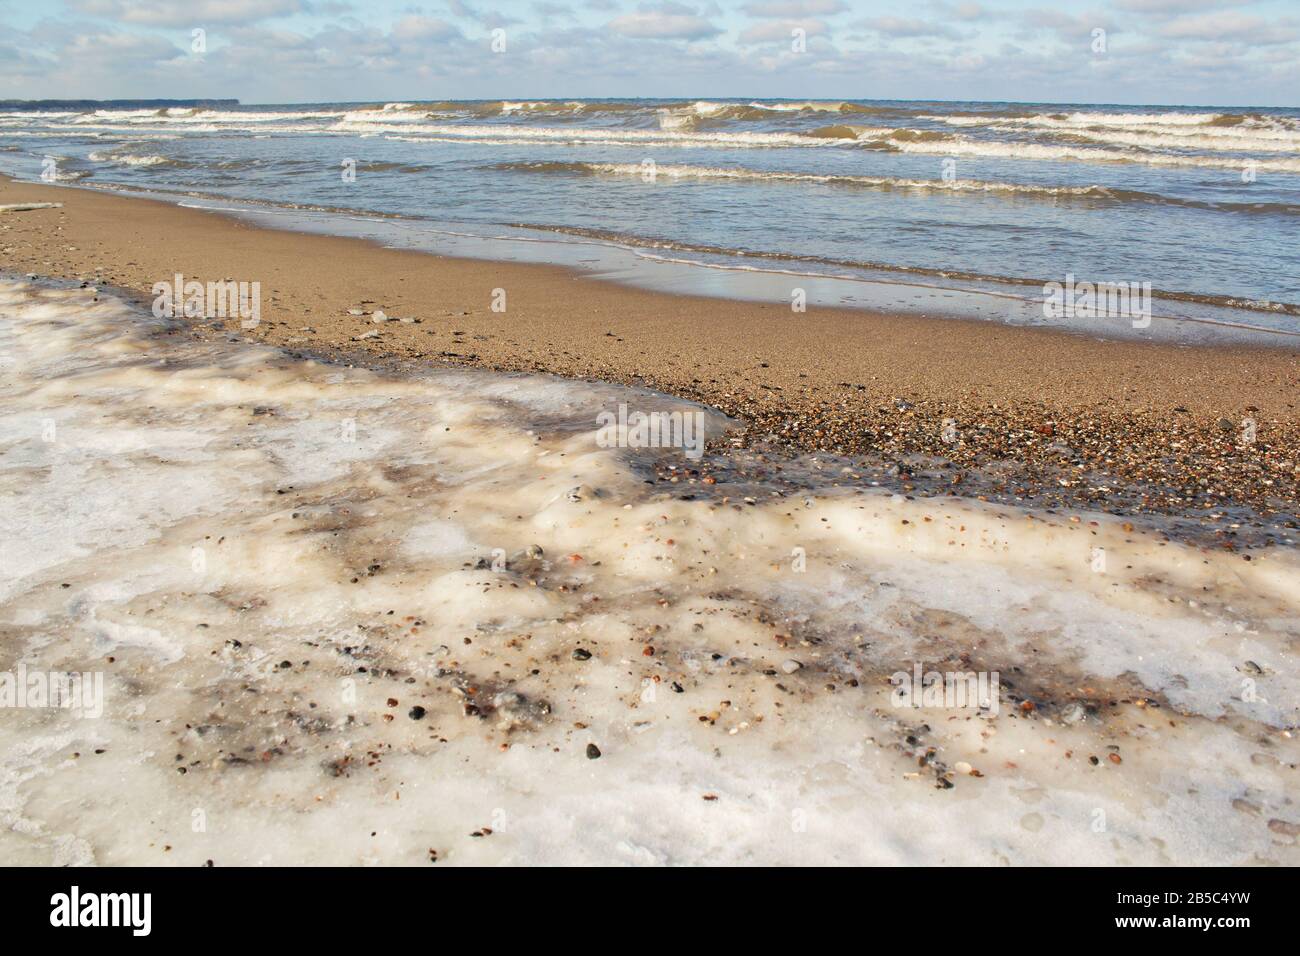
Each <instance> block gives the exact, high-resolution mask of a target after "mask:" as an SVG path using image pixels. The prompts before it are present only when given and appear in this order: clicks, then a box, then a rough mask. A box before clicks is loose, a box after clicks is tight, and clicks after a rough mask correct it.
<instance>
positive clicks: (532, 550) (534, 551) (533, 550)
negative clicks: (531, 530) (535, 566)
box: [524, 544, 545, 560]
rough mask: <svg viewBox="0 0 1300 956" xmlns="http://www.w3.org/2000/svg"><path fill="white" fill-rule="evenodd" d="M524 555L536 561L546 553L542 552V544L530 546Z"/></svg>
mask: <svg viewBox="0 0 1300 956" xmlns="http://www.w3.org/2000/svg"><path fill="white" fill-rule="evenodd" d="M524 554H526V555H528V557H530V558H533V559H534V560H536V559H537V558H540V557H541V556H542V555H543V554H545V552H544V551H543V550H542V546H541V545H540V544H530V545H529V546H528V547H527V549H526V550H525V551H524Z"/></svg>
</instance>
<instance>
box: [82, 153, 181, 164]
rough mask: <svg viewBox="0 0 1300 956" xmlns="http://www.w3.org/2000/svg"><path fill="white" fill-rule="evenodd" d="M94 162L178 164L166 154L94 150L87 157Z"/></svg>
mask: <svg viewBox="0 0 1300 956" xmlns="http://www.w3.org/2000/svg"><path fill="white" fill-rule="evenodd" d="M88 158H89V159H91V160H92V161H93V162H96V163H118V164H119V165H122V166H178V165H180V163H178V162H177V161H176V160H173V159H168V158H167V157H166V156H158V155H154V154H151V155H146V156H137V155H135V154H134V153H113V152H104V151H96V152H93V153H91V154H90V156H89V157H88Z"/></svg>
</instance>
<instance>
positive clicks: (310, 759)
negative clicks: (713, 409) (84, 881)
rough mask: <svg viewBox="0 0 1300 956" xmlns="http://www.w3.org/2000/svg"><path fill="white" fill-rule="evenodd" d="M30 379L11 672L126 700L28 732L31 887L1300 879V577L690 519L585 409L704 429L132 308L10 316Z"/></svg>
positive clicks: (19, 770)
mask: <svg viewBox="0 0 1300 956" xmlns="http://www.w3.org/2000/svg"><path fill="white" fill-rule="evenodd" d="M0 370H2V371H3V374H2V375H0V486H2V487H3V495H0V549H2V554H3V563H2V564H0V673H5V674H10V675H15V674H17V673H18V669H19V668H20V667H21V668H22V669H23V672H24V673H25V674H55V673H66V672H77V673H102V674H103V676H104V700H103V702H102V703H103V713H102V716H99V717H97V718H96V717H91V716H88V715H86V714H83V713H78V712H77V711H76V710H70V709H66V708H53V707H48V706H32V705H31V701H27V704H28V705H27V706H15V705H14V703H15V702H14V701H10V702H9V703H7V704H6V706H4V707H0V858H3V859H5V860H6V861H8V862H11V863H28V864H84V863H99V864H126V863H142V864H175V865H199V864H202V863H204V862H205V861H207V860H212V861H214V862H215V863H216V864H217V865H222V864H235V863H246V864H291V863H306V864H312V863H343V864H354V863H399V864H419V865H429V864H430V863H431V862H432V860H433V859H434V858H435V857H436V859H437V862H438V865H448V864H455V863H627V864H656V863H660V864H676V863H699V862H713V863H723V864H742V863H773V862H789V863H911V864H938V863H954V864H956V863H970V864H1005V863H1076V864H1078V863H1092V864H1103V865H1109V864H1121V863H1150V864H1161V863H1290V864H1294V863H1296V862H1300V854H1298V853H1297V849H1296V837H1295V832H1296V830H1295V828H1296V825H1297V824H1298V823H1300V810H1298V809H1297V807H1296V803H1295V799H1296V794H1297V787H1296V782H1295V780H1296V771H1295V769H1294V768H1295V766H1296V764H1297V761H1298V759H1300V753H1298V748H1297V745H1296V741H1295V739H1294V736H1293V732H1294V728H1295V726H1296V723H1297V704H1296V702H1297V690H1300V670H1298V669H1297V666H1296V664H1297V661H1296V654H1295V647H1296V641H1297V636H1298V635H1300V600H1298V599H1297V594H1300V561H1298V560H1297V557H1296V555H1295V554H1294V553H1288V552H1285V551H1282V550H1276V549H1275V550H1272V551H1266V552H1262V553H1259V554H1258V555H1256V556H1255V559H1254V560H1252V561H1250V562H1245V561H1243V560H1242V559H1241V556H1240V555H1233V554H1228V553H1207V552H1202V551H1200V550H1197V549H1194V548H1190V547H1187V546H1185V545H1182V544H1179V543H1177V542H1175V541H1169V540H1165V538H1164V537H1163V536H1161V535H1159V534H1158V533H1155V532H1152V531H1144V530H1125V529H1124V528H1123V527H1122V526H1121V525H1119V524H1118V523H1116V522H1114V521H1112V520H1110V519H1106V518H1102V517H1099V516H1093V515H1084V516H1082V518H1083V520H1081V521H1078V522H1072V521H1070V520H1069V518H1070V516H1067V515H1062V514H1056V515H1053V514H1047V513H1040V514H1034V513H1027V512H1023V511H1018V510H1016V509H1013V508H1010V507H1004V506H990V505H983V504H981V503H979V502H971V501H961V500H957V499H926V500H911V499H908V498H906V497H903V496H897V495H890V494H887V493H883V492H879V491H870V492H860V491H853V490H844V489H840V490H832V489H826V490H824V491H818V492H817V493H815V494H809V495H808V496H806V500H805V496H800V497H799V498H797V499H796V498H790V497H781V496H775V495H773V496H768V497H766V498H762V497H757V498H755V500H754V503H753V504H748V503H745V502H744V501H743V500H738V499H735V498H730V499H728V500H724V498H723V493H722V492H720V491H717V490H716V489H708V488H706V486H704V485H702V484H696V485H680V484H679V485H673V486H671V487H672V489H673V494H671V495H669V494H666V493H665V492H664V491H663V488H664V487H665V486H663V485H658V486H655V485H651V484H647V483H646V480H645V478H646V473H647V472H646V469H645V467H644V463H645V460H646V456H649V455H651V454H654V455H660V456H663V455H672V454H673V453H674V451H673V450H672V449H660V450H657V451H654V452H649V451H636V450H633V449H625V448H603V447H600V446H599V445H598V443H597V442H596V440H595V431H596V416H597V414H598V413H599V412H600V411H602V410H607V409H610V408H614V407H616V406H617V405H618V404H619V403H628V404H630V405H634V406H636V407H641V408H645V409H649V408H658V409H663V410H671V409H674V408H681V407H682V406H683V404H684V403H674V402H673V401H671V400H668V399H665V398H663V397H662V396H652V395H649V394H648V393H639V392H634V391H632V390H628V389H622V388H615V387H607V386H601V385H594V384H589V383H580V382H565V381H561V380H557V379H552V378H542V377H530V376H507V375H494V374H488V373H481V372H475V371H461V370H431V371H429V372H427V373H423V374H411V375H402V376H399V375H397V374H394V373H379V372H374V371H368V370H364V369H358V368H350V367H342V366H338V365H332V364H328V363H325V362H319V361H311V360H307V359H302V358H296V357H292V356H289V355H287V354H285V353H282V352H279V351H277V350H275V349H272V348H269V347H264V346H260V345H253V344H248V343H239V342H229V341H226V340H224V339H218V340H212V341H202V340H199V339H197V338H195V337H193V336H191V335H190V333H189V332H188V331H187V330H184V329H177V328H175V327H172V328H169V327H168V326H167V325H165V324H163V323H160V322H157V321H155V320H153V319H152V318H150V317H149V316H147V315H142V314H140V313H139V312H136V311H133V310H132V309H131V308H129V307H128V306H127V305H125V304H124V303H122V302H120V301H118V300H116V299H115V298H113V297H112V296H108V295H105V294H104V293H103V292H102V291H101V292H100V293H99V298H98V301H94V300H93V297H92V295H91V293H90V291H89V290H76V289H49V288H40V287H37V286H35V285H33V284H30V283H20V282H5V283H3V284H0ZM725 425H726V423H725V421H724V420H723V419H721V417H720V416H717V415H714V414H712V413H709V415H708V418H707V428H708V430H709V431H708V433H709V435H710V437H715V436H720V435H721V434H722V430H723V429H724V428H725ZM681 464H682V465H683V466H686V467H698V466H700V464H701V463H695V462H688V461H687V460H686V459H685V458H684V457H682V460H681ZM704 464H707V462H706V463H704ZM579 486H583V487H585V489H586V491H585V493H582V494H578V495H573V494H571V492H572V491H573V489H575V488H577V487H579ZM719 487H720V486H719ZM688 489H689V491H690V492H691V493H692V496H689V497H688V496H687V495H686V494H684V493H683V492H685V491H687V490H688ZM715 492H716V493H715ZM1094 520H1095V521H1096V524H1095V525H1094V524H1092V523H1090V522H1092V521H1094ZM1099 555H1101V556H1103V557H1101V558H1099ZM918 668H919V670H920V671H921V672H922V673H926V674H928V673H930V672H937V673H940V674H952V673H958V674H965V673H970V674H982V675H984V676H985V677H987V678H990V679H991V680H992V681H994V683H993V684H992V686H994V687H995V688H996V692H997V695H998V696H997V698H996V699H995V700H993V701H985V702H984V706H979V704H980V702H979V701H974V702H972V701H970V700H967V701H964V702H963V701H958V700H952V699H946V698H944V697H943V695H942V694H939V695H938V696H937V697H936V698H935V699H930V697H929V696H927V694H926V693H925V690H926V688H924V687H914V688H913V689H914V690H915V692H916V693H915V694H914V695H913V697H912V698H910V699H908V698H900V691H901V690H902V689H904V685H906V684H907V682H908V680H910V675H912V674H914V673H916V671H917V669H918ZM900 675H902V676H900ZM930 689H931V690H933V689H934V688H930ZM941 689H942V688H941ZM14 690H15V688H14V687H13V686H12V680H11V681H10V686H9V692H13V691H14ZM0 691H4V688H3V687H0ZM591 747H594V752H593V751H591V750H589V748H591ZM596 756H598V757H599V759H594V757H596Z"/></svg>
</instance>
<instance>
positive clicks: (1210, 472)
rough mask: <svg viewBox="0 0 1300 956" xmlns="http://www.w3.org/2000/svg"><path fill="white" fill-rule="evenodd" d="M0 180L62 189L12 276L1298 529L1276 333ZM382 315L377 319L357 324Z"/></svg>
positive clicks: (34, 218)
mask: <svg viewBox="0 0 1300 956" xmlns="http://www.w3.org/2000/svg"><path fill="white" fill-rule="evenodd" d="M0 198H2V199H3V202H5V203H30V202H60V203H62V206H61V207H60V208H57V209H43V210H33V211H30V212H22V213H11V214H8V215H6V216H5V217H4V219H3V226H4V232H3V241H4V247H3V248H4V249H5V256H6V264H7V266H8V268H9V270H10V271H12V272H15V273H32V274H36V275H41V276H49V277H57V278H65V279H76V280H78V281H87V282H97V283H98V282H102V283H104V284H106V285H111V286H114V287H117V288H120V289H124V290H127V291H129V292H131V293H134V294H135V295H137V296H139V297H140V301H142V302H144V303H146V304H148V303H150V302H152V300H153V298H154V297H155V296H154V294H153V292H152V288H153V286H154V284H155V283H156V282H159V281H170V280H171V278H172V276H173V275H175V274H180V275H182V276H184V278H185V279H186V280H198V281H202V282H207V281H214V280H220V279H225V278H238V279H241V280H247V281H260V282H261V284H262V288H263V290H264V291H263V303H262V313H263V316H262V319H261V321H260V322H259V323H258V325H257V326H256V328H252V329H247V330H245V329H241V328H239V322H238V320H237V319H233V318H232V319H229V320H227V321H226V322H225V323H224V324H221V323H215V324H214V323H203V324H204V325H205V327H206V331H208V332H209V333H210V334H215V333H216V331H217V329H218V328H220V329H221V331H223V332H226V331H232V330H233V331H236V332H237V333H238V334H239V335H240V336H241V337H244V338H248V339H250V340H254V341H259V342H265V343H268V344H274V345H278V346H283V347H286V348H290V349H301V350H304V351H309V352H312V353H318V352H333V353H347V354H353V355H355V356H356V358H357V360H358V361H361V362H368V361H372V360H383V361H395V362H399V363H406V364H410V365H417V366H423V365H465V366H472V367H476V368H481V369H488V370H496V371H526V372H545V373H550V374H556V375H561V376H565V377H570V378H582V379H597V380H600V381H606V382H617V383H622V384H631V385H639V386H644V387H647V388H651V389H655V390H659V391H662V392H665V393H667V394H671V395H674V396H677V397H680V398H686V399H691V400H696V401H700V402H703V403H705V404H707V405H709V406H711V407H713V408H716V409H718V410H719V411H721V412H723V413H725V414H728V415H731V416H733V417H735V418H737V419H739V420H740V421H741V422H742V423H743V424H742V428H741V430H740V431H739V432H738V433H737V435H736V436H735V437H732V438H729V439H728V440H729V441H734V440H744V441H748V442H750V443H751V444H752V443H754V442H768V441H769V440H770V443H771V444H772V445H773V446H774V447H775V448H777V449H778V450H779V449H781V448H791V449H795V450H798V451H803V452H808V451H817V452H824V453H830V454H835V455H854V454H858V453H866V454H867V455H868V457H869V458H870V459H871V460H873V461H875V462H876V463H878V464H882V467H883V468H884V469H886V470H887V469H889V468H892V469H893V471H894V475H893V477H894V478H895V479H896V478H897V477H898V474H899V472H900V468H901V472H902V474H903V475H904V477H906V476H907V475H908V474H909V473H911V472H925V471H930V472H934V473H935V474H941V475H942V480H941V481H940V480H938V479H936V481H935V482H932V484H935V485H936V487H937V486H938V485H939V484H943V485H946V486H947V488H946V489H945V490H950V489H951V488H953V487H957V486H959V485H960V484H961V482H963V481H969V482H970V484H969V485H967V486H966V487H967V488H969V487H971V486H975V485H978V486H979V487H978V488H977V489H976V491H975V492H974V493H975V494H981V493H986V494H989V495H994V496H997V495H1005V496H1006V498H1007V499H1008V500H1014V499H1016V498H1017V497H1018V498H1020V499H1021V500H1058V501H1062V502H1070V501H1072V502H1075V503H1081V504H1085V505H1087V506H1090V507H1094V508H1097V509H1099V510H1111V511H1116V512H1117V513H1126V514H1141V513H1143V512H1146V511H1155V512H1159V513H1164V514H1180V515H1188V514H1198V515H1199V514H1202V513H1204V514H1209V515H1216V514H1217V515H1228V521H1227V523H1231V524H1239V523H1241V522H1240V521H1239V518H1240V516H1238V515H1235V514H1231V513H1230V512H1231V509H1232V508H1233V507H1234V506H1236V505H1239V504H1244V505H1248V506H1250V509H1251V512H1252V514H1254V515H1259V516H1263V517H1266V518H1268V519H1269V523H1274V522H1278V521H1280V522H1282V523H1283V524H1286V522H1288V521H1289V522H1290V524H1289V526H1290V527H1294V509H1295V502H1296V501H1297V499H1298V498H1300V408H1298V406H1300V399H1298V398H1297V393H1298V387H1300V350H1297V349H1296V348H1294V347H1285V346H1283V347H1274V348H1267V347H1259V346H1253V347H1252V346H1231V347H1229V346H1198V347H1195V348H1185V347H1178V346H1175V345H1172V344H1167V343H1164V344H1162V343H1153V342H1141V341H1131V340H1100V339H1098V338H1096V337H1090V336H1085V335H1077V334H1067V333H1062V332H1060V331H1058V330H1049V329H1035V328H1023V327H1014V326H1008V325H1002V324H999V323H994V322H980V321H961V320H953V319H950V318H938V317H934V318H926V317H923V316H918V315H911V314H880V313H876V312H871V311H869V310H862V309H831V308H818V307H815V306H811V307H809V308H808V310H807V311H806V312H801V313H800V312H793V311H792V310H791V309H790V308H789V306H788V305H787V306H785V307H782V306H780V305H776V304H772V303H758V302H743V301H729V300H724V299H717V298H708V297H700V296H682V295H665V294H660V293H653V292H649V291H646V290H643V289H638V288H630V287H628V286H627V285H625V284H619V283H613V282H602V281H598V279H597V278H596V277H593V276H590V275H585V274H583V273H579V272H576V271H574V270H571V269H565V268H561V267H557V266H549V265H544V264H532V263H518V262H485V261H479V260H471V259H456V258H448V257H436V256H430V255H428V254H425V253H421V252H414V251H408V250H402V249H388V248H381V247H379V246H378V245H376V244H375V243H371V242H365V241H359V240H357V239H353V238H345V237H336V236H321V235H310V234H303V233H297V232H286V231H284V230H274V229H265V228H255V227H253V226H252V225H250V224H249V223H247V222H244V221H240V220H238V219H235V218H232V217H230V216H226V215H221V214H217V213H212V212H206V211H200V210H195V209H188V208H179V207H177V206H176V205H175V204H172V203H164V202H155V201H149V200H144V199H139V198H134V197H124V196H120V195H114V194H104V193H101V192H98V191H91V190H86V189H67V188H59V187H51V186H45V185H41V184H29V183H19V182H14V181H9V182H6V183H5V184H4V186H3V189H2V190H0ZM52 236H53V237H57V241H51V237H52ZM494 290H504V292H505V299H504V308H505V311H504V312H497V311H493V301H494ZM376 311H379V312H383V313H384V314H385V315H386V316H391V317H393V319H394V321H388V322H382V323H376V322H374V321H373V313H375V312H376ZM401 319H410V320H412V321H410V322H403V321H400V320H401ZM1097 321H1099V322H1104V321H1106V320H1097ZM1284 341H1285V340H1284ZM1248 422H1253V423H1254V425H1253V431H1252V432H1251V434H1252V438H1251V439H1250V440H1243V435H1245V434H1246V429H1247V428H1251V427H1252V426H1249V425H1247V424H1246V423H1248ZM1174 449H1176V452H1175V451H1173V450H1174ZM778 453H779V452H778ZM999 470H1001V472H1004V473H1003V474H999ZM895 483H896V484H900V483H898V482H895ZM905 483H906V481H904V482H902V483H901V484H905ZM961 490H965V489H961ZM1236 530H1237V529H1227V532H1228V533H1230V534H1231V536H1233V537H1235V532H1236ZM1229 543H1231V542H1229Z"/></svg>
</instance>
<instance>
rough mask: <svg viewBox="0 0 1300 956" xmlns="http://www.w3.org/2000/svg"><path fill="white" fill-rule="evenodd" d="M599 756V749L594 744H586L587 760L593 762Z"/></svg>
mask: <svg viewBox="0 0 1300 956" xmlns="http://www.w3.org/2000/svg"><path fill="white" fill-rule="evenodd" d="M599 756H600V748H599V747H597V746H596V745H595V744H587V759H588V760H595V759H596V758H598V757H599Z"/></svg>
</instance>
